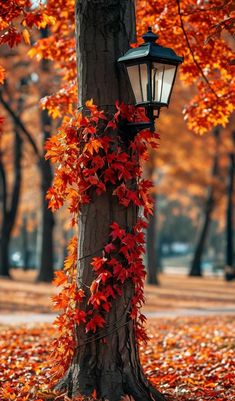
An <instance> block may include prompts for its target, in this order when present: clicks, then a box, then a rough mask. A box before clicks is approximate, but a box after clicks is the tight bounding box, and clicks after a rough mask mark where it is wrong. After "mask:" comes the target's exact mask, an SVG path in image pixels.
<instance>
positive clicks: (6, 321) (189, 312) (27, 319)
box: [0, 307, 235, 325]
mask: <svg viewBox="0 0 235 401" xmlns="http://www.w3.org/2000/svg"><path fill="white" fill-rule="evenodd" d="M144 313H145V315H146V317H147V318H175V317H191V316H195V317H196V316H220V315H230V316H234V317H235V308H227V307H225V308H220V309H219V308H214V309H213V308H211V309H172V310H165V311H155V312H153V311H152V312H149V311H145V312H144ZM56 316H57V315H55V314H52V313H30V314H20V313H17V314H2V315H0V324H3V325H11V324H12V325H18V324H34V325H35V324H36V323H52V322H53V321H54V319H55V318H56Z"/></svg>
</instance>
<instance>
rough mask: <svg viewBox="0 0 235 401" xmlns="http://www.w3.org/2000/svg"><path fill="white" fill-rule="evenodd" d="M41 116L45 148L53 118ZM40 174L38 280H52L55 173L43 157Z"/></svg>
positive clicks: (46, 66)
mask: <svg viewBox="0 0 235 401" xmlns="http://www.w3.org/2000/svg"><path fill="white" fill-rule="evenodd" d="M40 33H41V37H42V38H46V37H47V36H48V31H47V29H41V31H40ZM49 68H50V67H49V61H48V60H42V62H41V70H42V73H43V75H45V73H48V72H49ZM46 95H48V91H47V90H46V88H44V87H42V88H41V97H44V96H46ZM40 116H41V127H42V132H43V144H42V145H43V149H44V145H45V143H46V141H47V139H48V138H50V135H51V118H50V116H49V115H48V112H47V110H41V111H40ZM39 168H40V174H41V196H42V210H41V222H40V228H39V266H38V269H39V272H38V276H37V281H42V282H51V281H52V279H53V275H54V270H53V263H54V261H53V259H54V255H53V253H54V252H53V251H54V247H53V228H54V216H53V213H52V211H51V210H50V209H48V204H47V201H46V194H47V191H48V189H49V188H50V186H51V184H52V179H53V174H52V169H51V164H50V161H49V160H45V158H44V157H42V158H41V160H40V162H39Z"/></svg>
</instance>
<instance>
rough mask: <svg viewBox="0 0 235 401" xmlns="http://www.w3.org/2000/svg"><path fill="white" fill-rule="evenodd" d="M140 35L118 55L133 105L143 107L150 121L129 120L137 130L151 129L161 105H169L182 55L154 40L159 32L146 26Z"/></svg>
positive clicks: (130, 124)
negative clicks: (138, 40) (138, 41)
mask: <svg viewBox="0 0 235 401" xmlns="http://www.w3.org/2000/svg"><path fill="white" fill-rule="evenodd" d="M142 38H143V39H144V43H143V44H141V45H140V46H138V47H136V48H133V49H129V50H128V51H127V52H126V53H125V54H124V56H122V57H120V58H119V59H118V62H119V63H123V64H124V65H125V67H126V69H127V73H128V76H129V80H130V83H131V87H132V90H133V93H134V96H135V101H136V104H135V106H136V107H144V108H145V113H146V115H147V117H148V118H149V120H150V121H149V122H142V123H141V122H136V123H129V126H130V127H131V126H132V127H133V128H134V127H135V129H136V131H137V132H138V131H139V130H141V129H143V128H150V129H152V130H154V120H155V118H157V117H159V113H160V109H161V108H162V107H168V105H169V103H170V98H171V93H172V89H173V86H174V82H175V77H176V72H177V68H178V65H179V64H180V63H182V61H183V57H180V56H177V54H176V53H175V52H174V50H172V49H170V48H168V47H163V46H160V45H159V44H157V43H155V42H156V40H157V39H158V36H157V35H155V33H153V32H152V29H151V28H148V32H147V33H145V34H144V35H143V36H142Z"/></svg>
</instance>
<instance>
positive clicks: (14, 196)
mask: <svg viewBox="0 0 235 401" xmlns="http://www.w3.org/2000/svg"><path fill="white" fill-rule="evenodd" d="M21 158H22V139H21V137H20V135H19V132H18V128H17V127H15V137H14V183H13V188H12V193H11V199H10V201H9V199H8V194H7V183H6V175H5V171H4V166H3V164H2V162H0V171H1V181H2V185H3V189H2V199H3V200H2V211H3V215H2V227H1V244H0V275H1V276H5V277H10V263H9V256H10V255H9V246H10V238H11V232H12V229H13V227H14V224H15V219H16V215H17V210H18V205H19V197H20V188H21V179H22V174H21ZM8 204H9V206H8Z"/></svg>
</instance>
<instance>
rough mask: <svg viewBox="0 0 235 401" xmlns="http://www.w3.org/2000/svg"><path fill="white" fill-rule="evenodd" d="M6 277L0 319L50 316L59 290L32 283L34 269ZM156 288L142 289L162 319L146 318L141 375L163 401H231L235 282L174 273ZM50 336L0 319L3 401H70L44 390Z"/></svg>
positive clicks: (0, 286) (50, 331)
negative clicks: (5, 317)
mask: <svg viewBox="0 0 235 401" xmlns="http://www.w3.org/2000/svg"><path fill="white" fill-rule="evenodd" d="M12 276H13V278H14V280H7V279H0V316H11V317H12V318H13V320H14V317H16V316H17V315H20V314H22V315H23V316H25V317H27V316H28V317H29V316H30V314H34V315H35V316H36V315H37V314H38V316H39V317H40V316H41V315H40V314H43V315H44V316H46V315H47V316H48V317H50V316H51V315H50V312H51V300H50V299H51V296H52V295H53V294H55V293H56V292H57V291H58V289H56V288H55V287H53V286H52V285H50V284H35V272H32V271H31V272H26V273H25V272H22V271H20V270H14V271H12ZM160 282H161V286H160V287H155V286H149V285H146V291H145V294H146V306H145V308H144V312H145V313H147V314H148V316H155V314H156V313H158V314H161V316H162V317H161V318H151V319H148V323H147V331H148V334H149V337H150V339H149V342H148V344H147V345H142V346H141V348H140V355H141V362H142V365H143V367H144V370H145V373H146V375H147V376H148V378H149V379H150V380H151V381H152V383H153V384H154V385H155V386H156V387H157V388H158V389H159V390H160V391H161V392H162V393H163V394H164V395H165V396H166V399H167V401H173V400H174V401H186V400H187V401H233V400H235V359H234V351H235V319H234V316H232V315H229V313H230V314H233V315H235V282H230V283H226V282H224V281H223V279H222V278H218V277H206V278H189V277H184V276H180V275H172V274H171V275H161V276H160ZM192 311H194V314H198V315H199V314H200V313H199V312H200V311H204V312H205V313H206V314H207V312H210V311H213V312H214V316H185V315H184V314H183V313H182V312H184V313H185V312H188V313H189V314H190V312H192ZM177 313H178V315H177ZM159 316H160V315H159ZM163 316H164V318H163ZM169 316H171V317H169ZM54 336H55V331H54V328H53V327H52V325H51V324H49V323H47V324H45V323H44V324H40V323H31V324H30V325H27V326H26V325H17V324H16V325H15V326H12V325H11V326H9V325H4V324H1V321H0V366H1V369H0V400H1V401H45V400H46V401H55V400H56V401H72V400H71V399H70V398H68V397H67V396H66V395H65V394H62V395H58V394H55V393H54V392H53V391H52V390H50V387H48V384H49V382H50V381H51V379H50V374H49V367H50V366H51V361H50V359H49V354H50V352H51V347H52V339H53V337H54ZM78 400H80V401H81V400H83V399H82V398H79V397H77V398H76V400H75V399H74V401H78ZM130 400H132V401H133V399H131V398H129V397H126V398H125V401H130Z"/></svg>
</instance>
